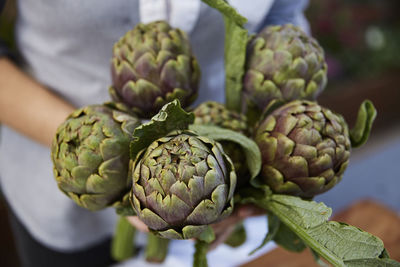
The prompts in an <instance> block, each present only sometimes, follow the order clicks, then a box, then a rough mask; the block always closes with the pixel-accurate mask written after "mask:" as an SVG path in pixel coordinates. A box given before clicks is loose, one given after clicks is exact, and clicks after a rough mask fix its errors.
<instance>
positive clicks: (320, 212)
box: [270, 195, 332, 229]
mask: <svg viewBox="0 0 400 267" xmlns="http://www.w3.org/2000/svg"><path fill="white" fill-rule="evenodd" d="M271 200H272V201H271V204H270V205H273V206H275V207H274V208H275V209H279V210H280V211H281V212H282V213H287V214H289V215H290V216H291V219H292V220H293V221H294V222H295V223H296V224H297V225H298V226H300V227H302V228H305V229H308V228H311V227H315V226H318V225H320V224H322V223H324V222H326V221H327V220H328V219H329V217H330V216H331V215H332V209H331V208H328V207H327V206H325V204H324V203H322V202H320V203H317V202H315V201H306V200H302V199H301V198H299V197H294V196H288V195H272V198H271Z"/></svg>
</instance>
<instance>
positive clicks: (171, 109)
mask: <svg viewBox="0 0 400 267" xmlns="http://www.w3.org/2000/svg"><path fill="white" fill-rule="evenodd" d="M193 121H194V115H193V113H187V112H186V111H184V110H183V109H182V108H181V105H180V102H179V101H178V100H174V101H172V102H170V103H168V104H166V105H164V106H163V107H162V108H161V110H160V112H159V113H158V114H156V115H155V116H154V117H153V118H152V119H151V120H150V122H148V123H145V124H142V125H141V126H139V127H137V128H136V129H135V131H134V133H133V141H132V142H131V144H130V155H131V159H135V158H136V155H137V154H138V153H139V151H141V150H142V149H145V148H147V147H148V146H149V145H150V144H151V143H152V142H153V141H155V140H157V139H159V138H161V137H163V136H166V135H167V134H168V133H170V132H172V131H176V130H186V129H188V126H189V124H191V123H193Z"/></svg>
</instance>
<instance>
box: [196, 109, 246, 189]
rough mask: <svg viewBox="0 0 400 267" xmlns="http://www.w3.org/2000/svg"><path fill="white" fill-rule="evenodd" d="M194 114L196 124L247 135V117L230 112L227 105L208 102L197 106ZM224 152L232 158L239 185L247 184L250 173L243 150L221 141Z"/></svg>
mask: <svg viewBox="0 0 400 267" xmlns="http://www.w3.org/2000/svg"><path fill="white" fill-rule="evenodd" d="M193 113H194V115H195V119H194V123H195V124H201V125H214V126H219V127H222V128H225V129H229V130H232V131H235V132H239V133H242V134H245V135H246V134H247V123H246V116H244V115H243V114H240V113H237V112H235V111H232V110H228V109H227V108H226V107H225V105H223V104H221V103H218V102H214V101H207V102H203V103H202V104H200V105H199V106H197V107H196V108H195V109H194V110H193ZM220 144H221V145H222V147H223V149H224V151H225V153H226V154H228V156H229V157H230V158H231V160H232V162H233V165H234V166H235V171H236V174H237V176H238V177H239V178H238V185H242V184H245V183H246V181H247V179H246V177H247V176H248V174H249V172H248V170H247V166H246V161H245V160H243V159H244V153H243V150H242V148H241V147H240V146H239V145H238V144H236V143H233V142H230V141H220Z"/></svg>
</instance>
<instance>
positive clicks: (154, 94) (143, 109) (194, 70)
mask: <svg viewBox="0 0 400 267" xmlns="http://www.w3.org/2000/svg"><path fill="white" fill-rule="evenodd" d="M111 74H112V83H113V85H112V86H111V87H110V90H109V91H110V94H111V97H112V99H113V100H114V101H117V102H123V103H125V104H126V105H128V106H129V107H130V108H132V109H133V111H134V112H136V113H137V114H139V115H140V116H142V117H144V118H150V117H152V116H153V115H155V114H156V113H157V112H158V111H159V109H160V108H161V107H162V106H163V105H164V104H166V103H167V102H170V101H172V100H174V99H179V100H180V102H181V104H182V106H183V107H186V106H188V105H190V104H191V103H192V102H193V101H194V100H195V98H196V96H197V91H198V87H199V80H200V68H199V65H198V63H197V60H196V58H195V57H194V56H193V54H192V52H191V48H190V43H189V40H188V37H187V35H186V33H184V32H183V31H181V30H179V29H173V28H171V26H169V25H168V24H167V23H166V22H164V21H157V22H153V23H149V24H138V25H137V26H136V27H135V28H134V29H133V30H131V31H129V32H127V33H126V34H125V35H124V36H123V37H122V38H121V39H120V40H119V41H118V42H117V43H115V45H114V47H113V57H112V60H111Z"/></svg>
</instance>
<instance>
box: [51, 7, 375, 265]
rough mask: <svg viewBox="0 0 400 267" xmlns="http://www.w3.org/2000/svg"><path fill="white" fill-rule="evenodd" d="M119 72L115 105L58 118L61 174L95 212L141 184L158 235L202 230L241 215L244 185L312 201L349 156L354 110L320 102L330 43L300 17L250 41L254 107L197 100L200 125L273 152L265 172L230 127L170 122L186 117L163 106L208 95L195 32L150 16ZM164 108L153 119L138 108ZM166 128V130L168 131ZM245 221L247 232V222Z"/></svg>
mask: <svg viewBox="0 0 400 267" xmlns="http://www.w3.org/2000/svg"><path fill="white" fill-rule="evenodd" d="M206 2H210V1H206ZM210 3H211V4H212V2H210ZM224 5H226V3H225V4H224ZM226 12H228V13H229V12H232V11H226ZM232 25H233V24H231V27H239V24H235V25H234V26H232ZM244 42H247V39H246V40H245V41H244ZM243 47H244V48H245V47H246V43H244V45H243ZM243 52H244V49H243ZM243 62H244V61H243ZM243 64H244V63H243ZM242 71H243V70H242ZM111 76H112V85H111V86H110V88H109V92H110V95H111V98H112V99H113V100H114V101H115V103H114V104H104V105H91V106H87V107H84V108H80V109H78V110H76V111H75V112H74V113H72V114H71V115H70V116H69V117H68V118H67V120H66V121H65V122H64V123H63V124H62V125H61V126H60V127H59V128H58V130H57V134H56V136H55V138H54V141H53V145H52V155H51V156H52V160H53V163H54V175H55V178H56V180H57V183H58V186H59V188H60V189H61V190H62V191H63V192H64V193H65V194H66V195H67V196H69V197H70V198H72V199H73V200H74V201H75V202H76V203H77V204H78V205H80V206H82V207H85V208H87V209H89V210H93V211H95V210H100V209H102V208H105V207H107V206H110V205H114V206H117V207H118V205H120V206H124V205H126V204H127V203H126V200H127V196H128V195H127V194H128V193H129V192H130V193H129V194H130V195H129V196H130V202H131V203H129V204H128V205H129V207H132V208H133V209H134V211H135V212H136V214H137V215H138V216H139V218H140V219H141V220H142V221H143V222H144V223H145V224H146V225H147V226H148V227H149V229H150V230H151V231H152V233H153V234H155V235H156V236H158V237H162V238H168V239H190V238H200V236H201V235H202V234H203V233H204V232H206V231H208V230H209V229H210V227H209V225H210V224H213V223H215V222H218V221H220V220H223V219H224V218H226V217H227V216H229V215H230V214H231V213H232V211H233V207H234V199H236V198H234V194H239V193H238V192H240V191H239V190H237V188H239V189H241V188H242V187H243V188H245V186H254V187H257V188H258V189H259V186H260V183H261V184H262V186H265V185H267V186H268V187H269V188H270V189H271V190H272V191H273V192H274V193H278V194H288V195H294V196H299V197H302V198H305V199H310V198H312V197H314V196H315V195H317V194H320V193H323V192H325V191H327V190H329V189H331V188H332V187H333V186H335V185H336V184H337V183H338V182H339V181H340V180H341V177H342V175H343V172H344V170H345V169H346V167H347V165H348V162H349V155H350V148H351V142H350V137H349V130H348V127H347V125H346V123H345V121H344V119H343V118H342V117H341V116H340V115H338V114H335V113H334V112H332V111H330V110H329V109H327V108H324V107H321V106H320V105H318V104H317V103H316V102H312V101H314V100H316V98H317V96H318V95H319V94H320V93H321V91H322V90H323V89H324V87H325V85H326V83H327V77H326V76H327V64H326V62H325V59H324V52H323V50H322V48H321V47H320V46H319V44H318V43H317V41H316V40H315V39H313V38H312V37H310V36H308V35H307V34H306V33H304V32H303V31H302V30H301V29H299V28H298V27H296V26H293V25H290V24H287V25H283V26H270V27H266V28H265V29H263V30H262V31H261V32H260V33H258V34H257V35H256V36H255V37H253V38H251V39H249V41H248V43H247V51H246V62H245V69H244V77H243V81H242V80H241V79H239V82H240V83H241V84H240V85H239V88H240V87H243V90H242V92H240V91H239V93H238V94H241V96H242V99H243V103H242V107H244V109H243V110H242V112H243V113H246V114H247V116H248V117H246V116H245V115H244V114H242V113H237V112H235V111H232V110H228V109H227V108H226V107H225V105H223V104H220V103H217V102H212V101H209V102H205V103H202V104H200V105H199V106H197V107H196V108H195V109H192V110H193V113H194V119H192V122H191V123H194V124H196V125H212V126H217V127H220V128H225V129H229V130H231V131H230V132H232V131H234V132H236V133H240V134H241V135H240V136H243V138H245V139H246V140H248V138H247V137H246V136H251V138H253V139H254V141H255V143H256V144H257V145H256V144H254V142H253V141H252V140H249V141H250V142H252V143H251V144H252V146H254V148H255V150H257V151H256V152H258V154H257V153H253V154H251V153H250V154H249V153H247V154H249V155H253V157H255V156H254V155H258V159H259V161H258V162H261V161H262V164H261V165H262V167H260V164H258V168H254V169H256V170H257V171H256V172H257V173H258V170H259V169H260V168H261V172H260V173H259V174H258V177H255V176H256V175H253V174H251V178H250V175H249V173H250V171H249V168H248V166H256V165H257V164H253V165H252V164H244V163H245V162H246V160H247V159H246V158H245V155H244V154H246V153H244V152H243V151H244V150H243V149H245V148H244V147H243V145H242V146H241V145H239V143H240V142H239V143H235V142H232V138H231V139H229V138H227V139H224V138H223V137H222V138H221V139H222V140H220V143H218V142H216V141H214V140H213V139H212V138H209V137H205V136H201V135H199V134H198V133H196V132H193V131H188V130H187V127H186V128H184V127H182V125H183V124H185V123H184V122H180V121H178V122H176V121H174V122H173V123H172V124H169V122H171V121H163V120H164V119H166V118H167V117H168V116H172V117H174V116H176V118H177V119H176V120H180V119H181V118H182V117H179V116H178V115H176V114H175V115H174V112H171V114H169V113H168V112H166V109H164V108H162V106H164V105H165V104H167V103H168V102H171V101H172V100H175V99H178V100H179V101H180V103H181V104H182V107H184V108H188V106H189V105H190V104H191V103H192V102H193V101H194V100H195V98H196V96H197V93H198V87H199V80H200V69H199V66H198V63H197V60H196V58H195V57H194V55H193V54H192V51H191V48H190V43H189V40H188V37H187V35H186V33H184V32H183V31H181V30H179V29H174V28H172V27H171V26H170V25H168V23H166V22H163V21H157V22H153V23H149V24H138V25H137V26H136V27H135V28H134V29H133V30H131V31H129V32H127V33H126V34H125V35H124V36H123V37H122V38H121V39H120V40H119V41H118V42H117V43H116V44H115V45H114V47H113V56H112V59H111ZM235 90H236V89H235ZM228 91H229V88H228ZM228 91H227V94H228V93H229V92H228ZM232 92H236V91H232ZM178 104H179V102H178ZM165 106H167V105H165ZM161 108H162V109H161ZM179 108H180V107H179ZM235 108H236V107H235ZM160 109H161V111H160ZM239 109H240V108H238V110H239ZM251 109H255V110H257V112H255V113H253V114H257V116H256V117H253V115H251V113H250V112H249V110H251ZM262 111H263V112H262ZM183 112H184V111H183ZM157 113H158V114H157ZM178 113H179V112H178ZM155 114H157V116H155V117H153V119H152V120H151V121H150V122H149V123H147V124H143V125H141V123H140V120H139V119H138V118H146V119H148V118H151V117H152V116H153V115H155ZM185 114H186V115H187V113H185ZM261 114H262V115H261ZM186 115H185V116H186ZM191 116H193V115H191ZM189 117H190V116H189ZM255 118H256V119H257V120H258V122H257V123H254V121H253V120H254V119H255ZM250 119H251V120H252V122H251V123H248V121H250ZM151 125H153V126H151ZM154 125H156V126H154ZM139 126H140V127H139ZM146 127H147V132H146V131H144V130H143V129H145V128H146ZM152 127H153V128H152ZM157 127H158V128H157ZM139 128H140V129H139ZM220 128H219V129H220ZM148 129H152V130H151V131H152V132H149V130H148ZM161 129H162V130H161ZM166 129H167V130H166ZM158 130H160V131H161V132H162V133H164V132H165V135H163V136H162V137H161V138H159V136H161V135H159V133H158V132H155V131H158ZM225 132H226V130H225ZM228 132H229V131H228ZM144 133H146V135H144ZM155 136H157V137H155ZM232 136H234V135H232ZM367 136H368V135H367ZM238 139H240V138H238ZM138 140H139V141H138ZM135 142H136V143H135ZM137 142H139V147H140V149H137V151H139V150H140V151H139V152H138V153H136V152H135V153H134V152H132V148H131V151H130V146H132V144H138V143H137ZM140 142H142V143H140ZM247 144H248V143H247ZM257 146H258V148H259V150H258V149H257ZM260 152H261V159H260ZM251 160H253V161H256V162H257V159H254V158H253V159H251ZM237 176H238V177H237ZM246 177H247V180H246ZM237 178H239V179H238V180H239V182H237ZM254 178H257V182H258V183H259V184H257V185H255V183H252V182H253V181H254ZM249 179H251V181H250V183H248V182H249ZM240 181H242V182H240ZM243 181H245V182H243ZM239 199H240V196H239ZM238 229H239V230H240V231H238V233H240V235H241V238H240V240H242V239H243V238H242V237H243V236H244V234H243V233H244V230H243V229H242V228H240V227H239V228H238ZM152 237H153V239H154V240H156V237H155V236H152ZM200 240H202V239H200ZM232 240H233V241H232V244H240V242H237V241H236V239H232ZM166 246H167V243H165V244H164V245H163V247H166ZM160 247H161V246H160ZM203 250H204V249H203ZM205 251H206V250H205ZM164 252H165V251H164ZM128 256H129V255H128ZM204 257H205V256H204ZM202 266H203V265H202Z"/></svg>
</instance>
